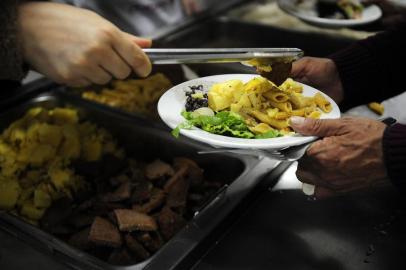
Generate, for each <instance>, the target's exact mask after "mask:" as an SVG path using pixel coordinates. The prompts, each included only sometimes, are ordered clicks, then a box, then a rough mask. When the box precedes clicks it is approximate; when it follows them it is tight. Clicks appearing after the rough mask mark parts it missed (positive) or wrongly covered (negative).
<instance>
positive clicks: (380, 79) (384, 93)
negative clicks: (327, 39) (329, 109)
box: [329, 23, 406, 106]
mask: <svg viewBox="0 0 406 270" xmlns="http://www.w3.org/2000/svg"><path fill="white" fill-rule="evenodd" d="M405 36H406V23H403V24H401V25H399V26H398V27H397V28H396V29H392V30H389V31H387V32H385V33H381V34H378V35H376V36H374V37H371V38H368V39H366V40H362V41H359V42H357V43H355V44H353V45H352V46H350V47H349V48H346V49H344V50H341V51H339V52H337V53H335V54H333V55H331V56H330V57H329V58H331V59H332V60H333V61H334V62H335V64H336V66H337V69H338V72H339V74H340V77H341V81H342V84H343V88H344V104H345V105H347V106H353V105H359V104H365V103H367V102H370V101H381V100H382V99H385V98H388V97H391V96H394V95H396V94H399V93H401V92H402V91H404V90H405V89H404V87H403V85H404V82H403V81H404V79H403V76H404V71H403V69H399V68H398V66H399V64H401V63H403V62H404V61H405V60H406V52H405V50H404V48H406V39H405Z"/></svg>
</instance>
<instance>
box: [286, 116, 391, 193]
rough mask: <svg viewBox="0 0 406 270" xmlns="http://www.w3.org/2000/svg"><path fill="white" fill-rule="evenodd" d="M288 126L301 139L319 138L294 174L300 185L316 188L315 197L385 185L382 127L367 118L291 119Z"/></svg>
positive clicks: (301, 160)
mask: <svg viewBox="0 0 406 270" xmlns="http://www.w3.org/2000/svg"><path fill="white" fill-rule="evenodd" d="M291 126H292V128H293V129H294V130H295V131H296V132H299V133H301V134H303V135H315V136H318V137H320V138H321V139H320V140H319V141H316V142H315V143H313V144H312V145H311V146H310V147H309V149H308V150H307V152H306V155H305V156H304V157H302V158H301V159H300V160H299V165H298V169H297V172H296V175H297V177H298V179H299V180H300V181H302V182H304V183H309V184H313V185H315V186H316V189H315V196H316V197H318V198H323V197H328V196H332V195H336V194H341V193H346V192H349V191H354V190H359V189H366V188H369V187H373V186H377V185H381V184H384V183H389V182H388V180H387V177H386V169H385V166H384V161H383V152H382V137H383V133H384V130H385V128H386V125H385V124H384V123H382V122H379V121H376V120H371V119H367V118H342V119H324V120H321V119H311V118H302V117H292V118H291Z"/></svg>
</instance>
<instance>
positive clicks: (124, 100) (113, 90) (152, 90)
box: [81, 73, 172, 117]
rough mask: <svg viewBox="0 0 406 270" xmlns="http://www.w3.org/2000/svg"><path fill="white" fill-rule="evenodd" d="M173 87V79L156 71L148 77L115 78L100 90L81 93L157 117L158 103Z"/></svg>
mask: <svg viewBox="0 0 406 270" xmlns="http://www.w3.org/2000/svg"><path fill="white" fill-rule="evenodd" d="M171 87H172V83H171V81H170V80H169V79H168V78H167V77H166V76H165V75H164V74H162V73H156V74H154V75H151V76H149V77H148V78H146V79H128V80H124V81H120V80H114V81H113V82H112V83H111V84H110V85H109V86H107V87H104V88H103V89H101V90H99V91H97V90H90V89H89V90H88V89H86V90H84V91H83V92H82V94H81V95H82V97H83V98H85V99H89V100H92V101H95V102H98V103H102V104H105V105H108V106H111V107H114V108H118V109H121V110H124V111H127V112H131V113H140V114H144V115H149V116H151V117H156V110H155V108H156V104H157V102H158V100H159V98H160V97H161V96H162V94H163V93H164V92H165V91H166V90H168V89H169V88H171Z"/></svg>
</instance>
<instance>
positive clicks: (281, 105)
mask: <svg viewBox="0 0 406 270" xmlns="http://www.w3.org/2000/svg"><path fill="white" fill-rule="evenodd" d="M269 103H270V104H271V105H272V106H273V107H275V108H278V109H279V110H281V111H284V112H287V113H290V112H291V111H292V104H291V103H290V102H273V101H269Z"/></svg>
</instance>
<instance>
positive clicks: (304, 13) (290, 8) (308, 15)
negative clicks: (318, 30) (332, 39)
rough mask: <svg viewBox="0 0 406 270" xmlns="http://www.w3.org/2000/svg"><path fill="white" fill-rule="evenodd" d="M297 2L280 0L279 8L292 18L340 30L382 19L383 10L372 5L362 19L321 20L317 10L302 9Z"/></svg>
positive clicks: (367, 8)
mask: <svg viewBox="0 0 406 270" xmlns="http://www.w3.org/2000/svg"><path fill="white" fill-rule="evenodd" d="M296 1H297V0H278V5H279V7H280V8H281V9H282V10H284V11H285V12H287V13H289V14H290V15H292V16H295V17H297V18H299V19H301V20H303V21H305V22H307V23H309V24H313V25H317V26H321V27H330V28H340V27H351V26H357V25H364V24H368V23H371V22H374V21H376V20H378V19H379V18H381V17H382V10H381V9H380V8H379V7H378V6H377V5H370V6H368V7H365V8H364V10H363V12H362V17H361V18H360V19H348V20H339V19H327V18H320V17H318V15H317V12H316V10H315V9H312V8H310V7H309V8H301V7H300V6H298V5H296Z"/></svg>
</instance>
